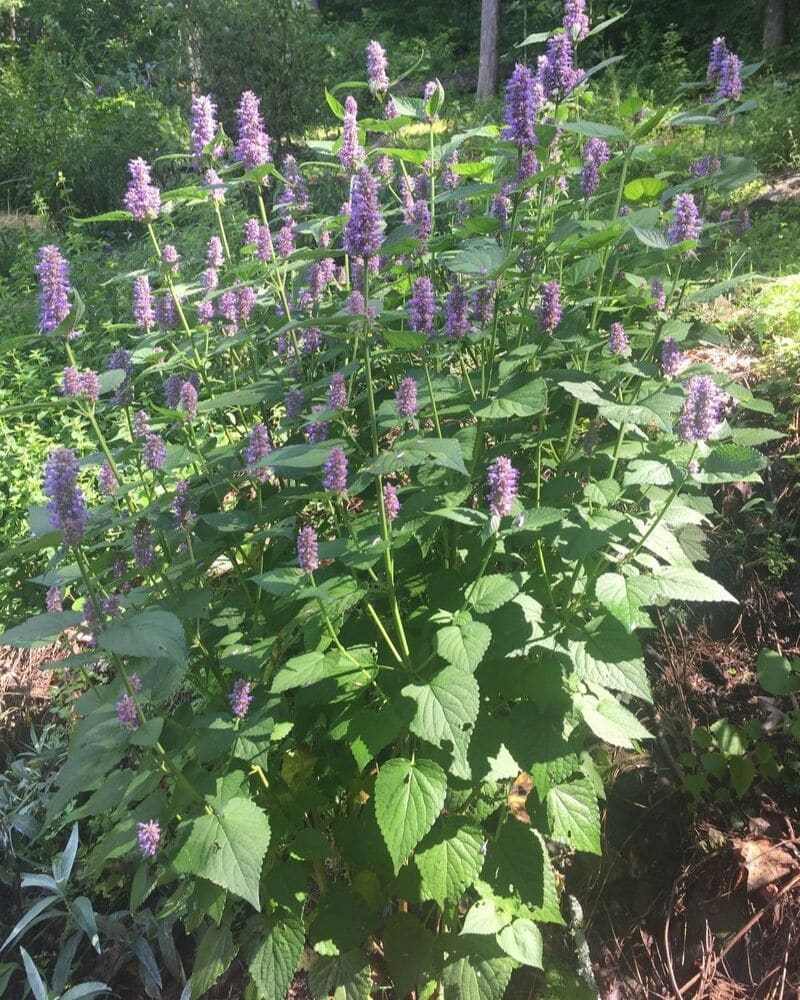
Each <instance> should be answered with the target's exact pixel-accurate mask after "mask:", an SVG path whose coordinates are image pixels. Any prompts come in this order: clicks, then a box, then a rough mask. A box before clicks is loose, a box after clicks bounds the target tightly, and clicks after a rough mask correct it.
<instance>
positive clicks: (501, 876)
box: [483, 817, 564, 924]
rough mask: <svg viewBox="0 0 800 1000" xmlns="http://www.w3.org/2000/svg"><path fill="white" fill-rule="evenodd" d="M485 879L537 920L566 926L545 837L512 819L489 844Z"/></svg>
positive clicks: (494, 888)
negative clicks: (522, 905)
mask: <svg viewBox="0 0 800 1000" xmlns="http://www.w3.org/2000/svg"><path fill="white" fill-rule="evenodd" d="M483 879H484V881H486V882H488V883H489V884H490V885H491V886H492V888H493V890H494V892H495V893H496V894H497V895H498V896H500V897H502V898H503V899H510V898H515V897H516V898H517V899H518V900H519V901H520V902H522V903H524V904H525V906H526V907H527V908H528V910H529V911H530V912H529V914H528V915H529V916H530V917H531V918H532V919H533V920H540V921H544V922H547V923H556V924H563V922H564V921H563V918H562V916H561V912H560V910H559V906H558V894H557V892H556V884H555V876H554V874H553V866H552V864H551V862H550V855H549V853H548V851H547V848H546V847H545V844H544V840H543V838H542V835H541V834H540V833H539V832H538V830H535V829H534V828H533V827H530V826H527V825H526V824H525V823H520V822H518V821H517V820H516V819H512V818H511V817H509V818H508V819H507V820H506V822H505V823H504V824H503V829H502V831H501V833H500V836H499V838H498V839H497V840H495V841H494V842H493V843H491V844H490V845H489V850H488V852H487V855H486V861H485V862H484V866H483Z"/></svg>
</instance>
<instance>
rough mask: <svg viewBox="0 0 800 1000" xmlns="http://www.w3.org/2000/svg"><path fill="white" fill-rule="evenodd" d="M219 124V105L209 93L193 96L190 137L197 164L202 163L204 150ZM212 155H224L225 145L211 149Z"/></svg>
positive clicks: (213, 136) (216, 156)
mask: <svg viewBox="0 0 800 1000" xmlns="http://www.w3.org/2000/svg"><path fill="white" fill-rule="evenodd" d="M218 131H219V126H218V125H217V106H216V104H214V102H213V101H212V100H211V98H210V97H209V96H208V95H207V94H201V95H200V96H199V97H193V98H192V127H191V132H190V138H189V145H190V148H191V151H192V154H193V156H194V162H195V165H196V166H199V165H200V161H201V159H202V158H203V150H204V149H205V148H206V146H207V145H208V144H209V143H210V142H212V141H213V139H214V138H215V136H216V134H217V132H218ZM210 152H211V156H213V157H214V158H215V159H217V158H219V157H220V156H222V154H223V152H224V147H223V146H221V145H220V146H215V147H214V148H213V149H212V150H211V151H210Z"/></svg>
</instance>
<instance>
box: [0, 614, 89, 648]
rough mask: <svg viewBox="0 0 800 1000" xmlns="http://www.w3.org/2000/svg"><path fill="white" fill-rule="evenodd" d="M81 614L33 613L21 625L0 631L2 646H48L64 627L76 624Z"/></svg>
mask: <svg viewBox="0 0 800 1000" xmlns="http://www.w3.org/2000/svg"><path fill="white" fill-rule="evenodd" d="M80 620H81V615H79V614H78V612H77V611H54V612H51V613H49V614H45V615H35V616H34V617H33V618H29V619H28V620H27V621H26V622H23V623H22V624H21V625H15V626H14V628H10V629H7V630H6V631H5V632H3V633H1V635H2V639H1V640H0V641H2V643H3V645H4V646H14V647H16V648H17V649H38V648H39V647H40V646H50V645H52V643H54V642H55V641H56V639H58V637H59V636H60V635H61V633H62V632H63V631H64V629H67V628H72V627H73V626H75V625H78V624H79V623H80Z"/></svg>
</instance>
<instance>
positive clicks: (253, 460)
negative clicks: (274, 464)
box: [244, 420, 272, 483]
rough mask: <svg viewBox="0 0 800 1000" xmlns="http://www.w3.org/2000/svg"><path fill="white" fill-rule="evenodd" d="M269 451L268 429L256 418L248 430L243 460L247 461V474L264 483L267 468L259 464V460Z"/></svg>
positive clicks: (270, 449)
mask: <svg viewBox="0 0 800 1000" xmlns="http://www.w3.org/2000/svg"><path fill="white" fill-rule="evenodd" d="M271 451H272V442H271V441H270V439H269V431H268V430H267V428H266V427H265V426H264V424H263V423H262V422H261V421H260V420H258V421H256V423H255V424H253V429H252V430H251V431H250V438H249V440H248V443H247V447H246V448H245V451H244V460H245V462H246V463H247V472H248V475H250V476H251V477H252V478H253V479H255V480H256V481H257V482H259V483H264V482H266V481H267V479H268V478H269V469H267V468H266V467H265V466H263V465H259V462H261V460H262V459H264V458H266V457H267V455H269V454H270V452H271Z"/></svg>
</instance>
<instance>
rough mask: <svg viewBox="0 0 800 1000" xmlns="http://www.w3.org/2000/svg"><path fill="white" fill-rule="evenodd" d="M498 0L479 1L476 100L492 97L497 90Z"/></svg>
mask: <svg viewBox="0 0 800 1000" xmlns="http://www.w3.org/2000/svg"><path fill="white" fill-rule="evenodd" d="M499 28H500V0H481V55H480V63H479V65H478V89H477V90H476V91H475V96H476V97H477V98H478V100H479V101H480V100H482V99H484V98H486V97H492V96H493V94H494V93H495V91H496V90H497V64H498V35H499Z"/></svg>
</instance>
